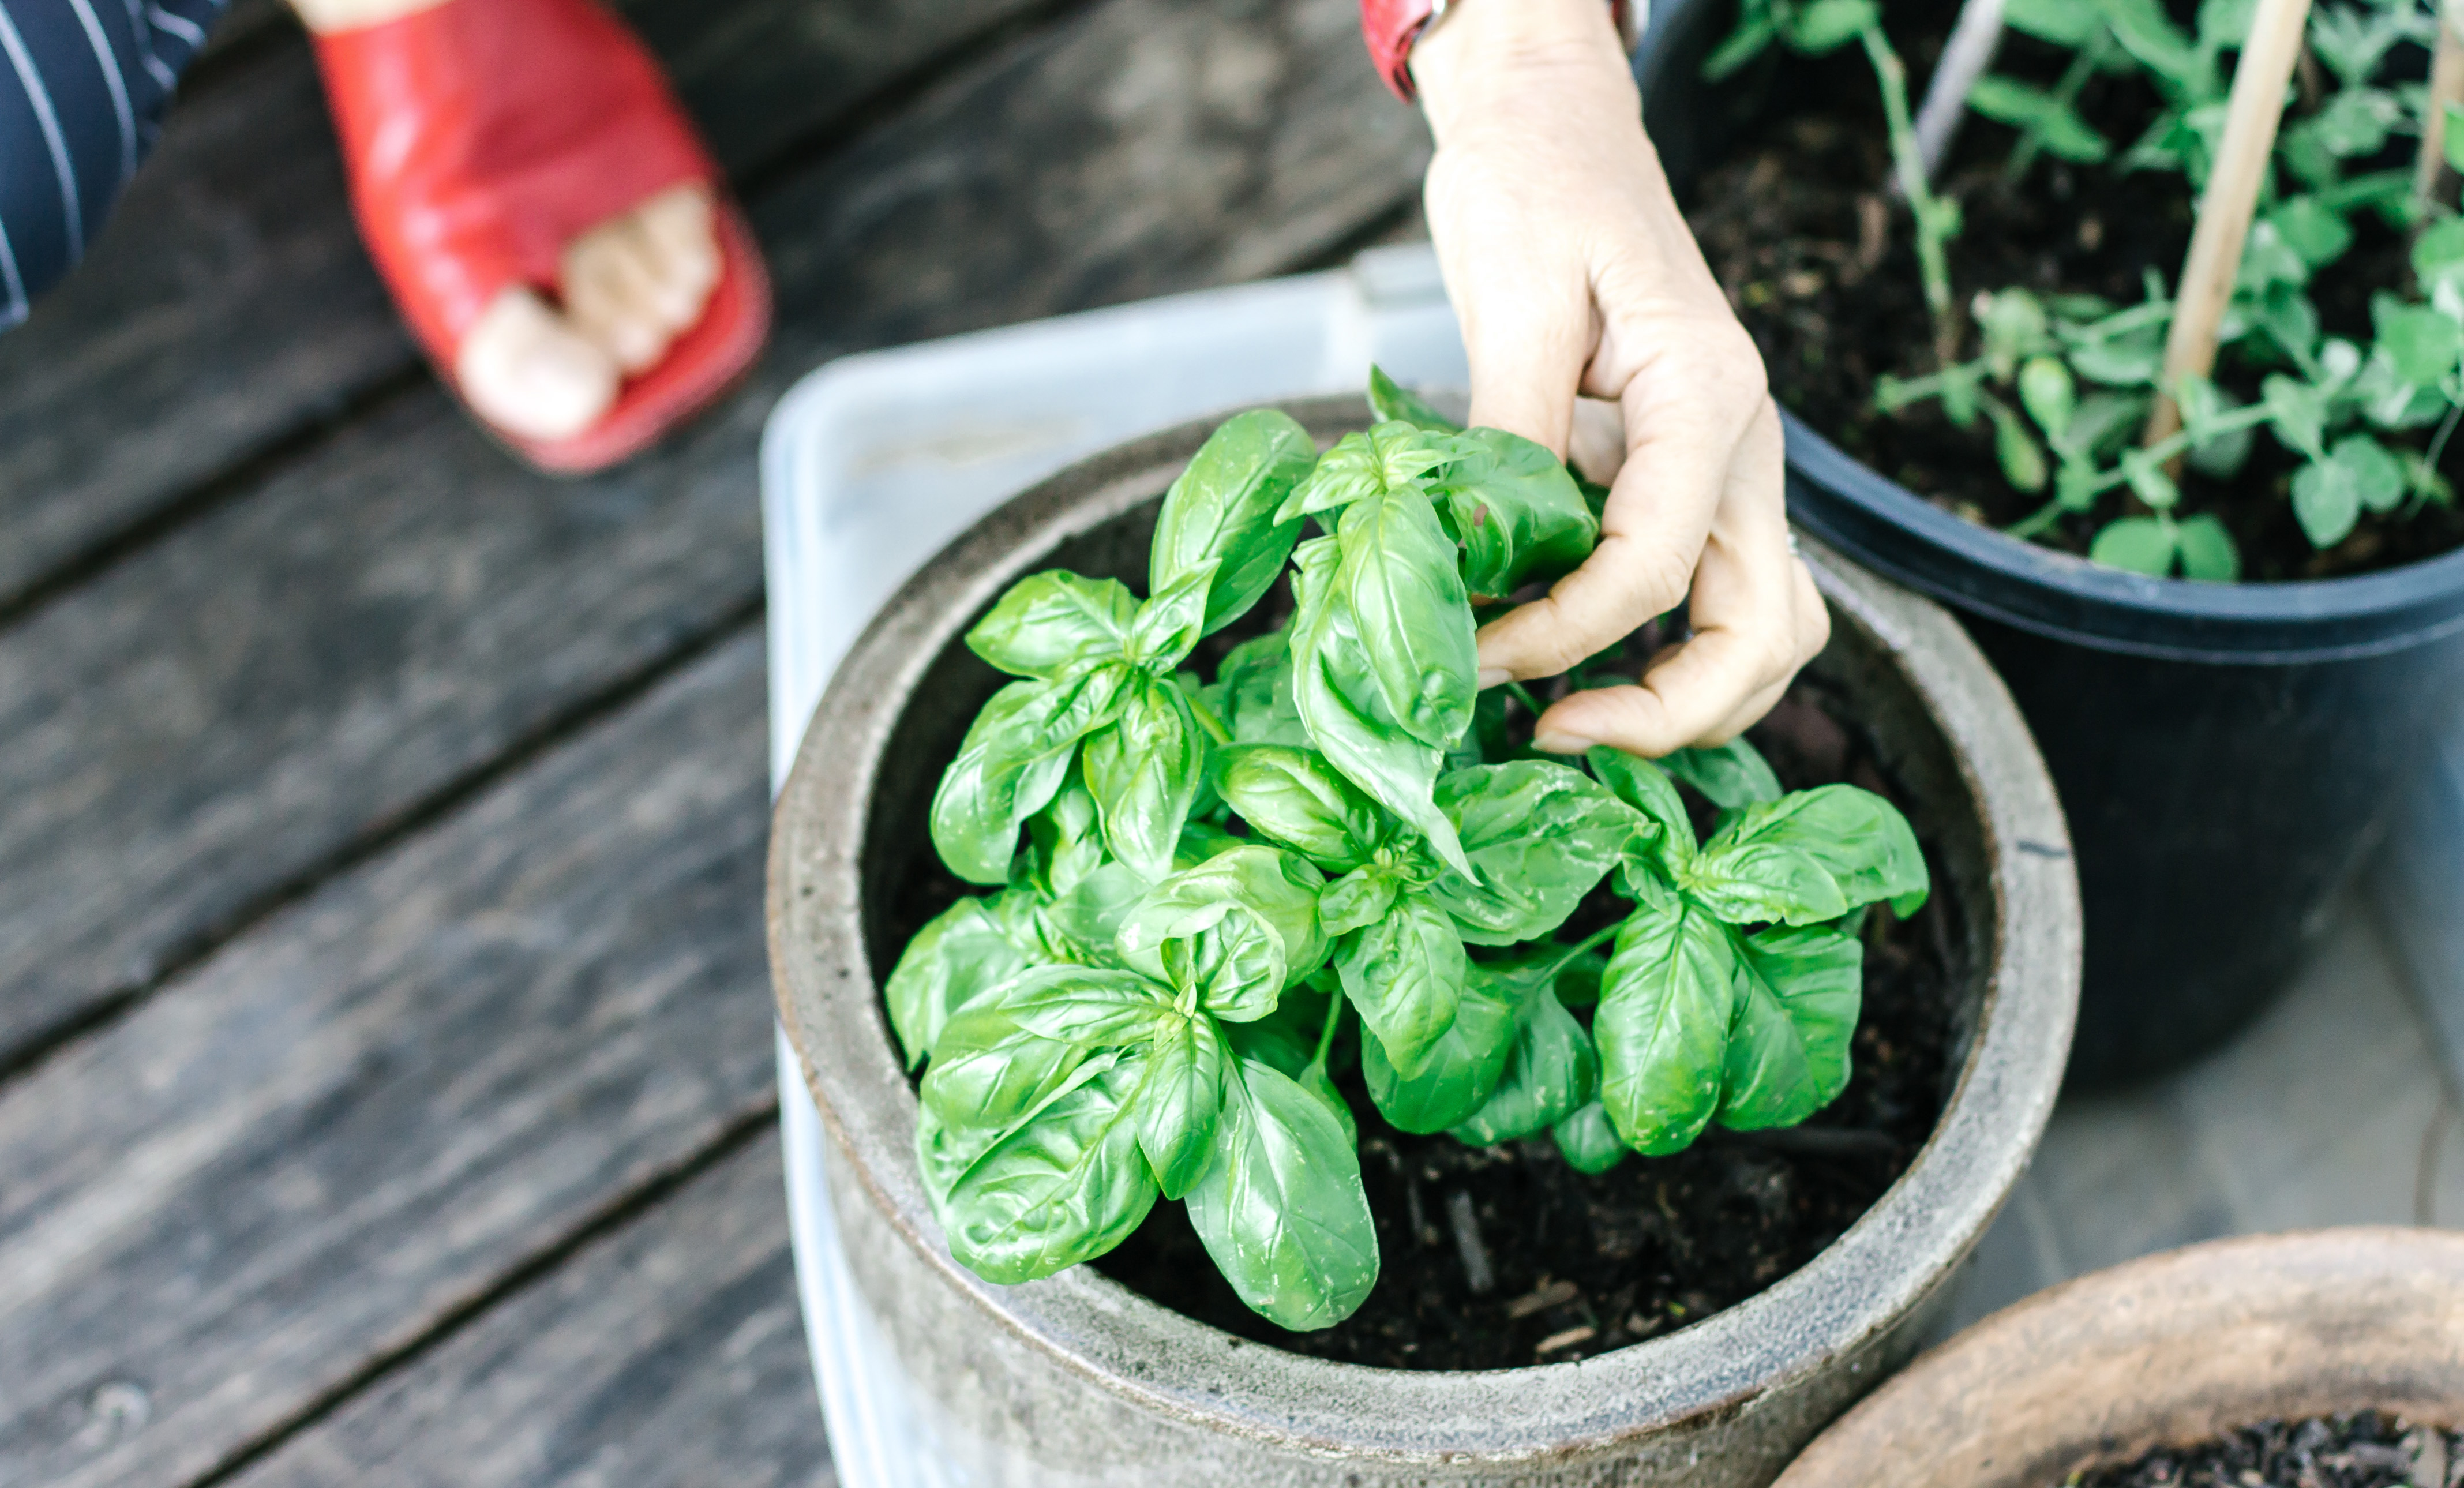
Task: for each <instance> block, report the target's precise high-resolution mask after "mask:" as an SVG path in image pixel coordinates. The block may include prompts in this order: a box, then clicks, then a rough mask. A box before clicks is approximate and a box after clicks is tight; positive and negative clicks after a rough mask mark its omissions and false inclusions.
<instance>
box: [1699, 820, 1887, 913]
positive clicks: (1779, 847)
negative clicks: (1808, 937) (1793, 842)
mask: <svg viewBox="0 0 2464 1488" xmlns="http://www.w3.org/2000/svg"><path fill="white" fill-rule="evenodd" d="M1724 835H1725V833H1724ZM1676 880H1677V887H1678V888H1679V889H1680V890H1681V891H1683V893H1684V894H1685V895H1686V896H1688V897H1689V898H1691V899H1693V900H1694V901H1695V902H1696V903H1698V904H1701V905H1702V906H1703V907H1704V908H1705V909H1706V910H1708V911H1710V913H1711V914H1712V915H1713V916H1715V917H1716V918H1718V919H1721V920H1724V921H1726V922H1728V923H1730V924H1757V923H1761V922H1767V921H1773V920H1776V921H1779V922H1782V923H1785V924H1815V923H1819V922H1822V921H1825V920H1837V919H1838V918H1839V917H1840V916H1841V915H1844V914H1846V913H1847V912H1848V900H1847V898H1846V896H1844V895H1842V894H1841V893H1840V892H1839V885H1838V883H1837V882H1836V881H1835V880H1834V879H1833V878H1832V877H1831V875H1830V873H1829V872H1828V871H1826V870H1825V869H1824V868H1823V866H1822V864H1820V863H1819V862H1816V861H1815V859H1814V857H1813V855H1810V854H1807V853H1802V852H1799V851H1797V850H1796V849H1795V848H1793V847H1790V846H1788V845H1786V844H1784V843H1778V842H1722V841H1721V840H1720V839H1719V837H1718V836H1715V837H1713V838H1712V840H1711V843H1710V845H1709V846H1707V847H1705V849H1704V850H1703V851H1702V852H1701V853H1699V854H1697V855H1695V856H1694V857H1693V859H1692V860H1690V861H1688V862H1685V863H1683V864H1680V865H1679V866H1678V868H1677V870H1676Z"/></svg>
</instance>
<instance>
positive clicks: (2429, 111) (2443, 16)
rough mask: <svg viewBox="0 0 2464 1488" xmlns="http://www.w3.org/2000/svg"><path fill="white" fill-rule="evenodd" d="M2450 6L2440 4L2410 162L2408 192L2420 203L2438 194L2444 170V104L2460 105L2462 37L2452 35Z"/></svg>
mask: <svg viewBox="0 0 2464 1488" xmlns="http://www.w3.org/2000/svg"><path fill="white" fill-rule="evenodd" d="M2456 9H2457V8H2456V7H2455V6H2453V5H2441V6H2440V7H2439V8H2438V10H2439V17H2440V18H2439V23H2438V50H2437V51H2436V52H2435V53H2433V54H2431V61H2430V101H2429V103H2428V105H2427V106H2426V107H2425V108H2424V109H2423V111H2422V119H2421V156H2420V158H2419V159H2418V160H2416V161H2415V162H2414V163H2413V169H2412V194H2413V198H2414V199H2415V200H2417V201H2419V202H2421V203H2422V204H2423V205H2424V206H2427V205H2429V203H2430V202H2431V200H2432V199H2434V198H2435V197H2436V196H2437V194H2438V184H2439V182H2440V180H2441V179H2442V178H2443V177H2444V176H2445V174H2446V171H2447V105H2448V104H2450V103H2458V104H2464V37H2459V36H2457V35H2456V33H2455V31H2456V23H2457V20H2458V17H2457V16H2456V14H2455V13H2454V12H2455V11H2456Z"/></svg>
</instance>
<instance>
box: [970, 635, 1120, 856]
mask: <svg viewBox="0 0 2464 1488" xmlns="http://www.w3.org/2000/svg"><path fill="white" fill-rule="evenodd" d="M1132 675H1133V674H1132V673H1131V672H1130V671H1129V669H1128V668H1126V667H1122V666H1118V665H1113V666H1099V667H1096V668H1094V669H1093V670H1091V671H1089V672H1085V673H1081V674H1077V675H1074V676H1070V677H1064V678H1062V679H1061V680H1058V681H1050V682H1045V681H1024V682H1012V683H1010V684H1009V685H1008V686H1007V687H1004V688H1002V689H1001V691H1000V692H997V693H995V694H993V698H992V700H991V701H990V702H987V703H985V704H984V709H983V711H982V712H981V713H979V714H977V715H976V721H975V722H974V723H973V724H972V725H970V726H969V727H968V729H967V737H966V740H965V742H964V743H962V744H959V746H958V756H957V759H955V760H952V761H951V762H950V767H949V769H947V770H946V771H944V772H943V773H942V776H941V783H940V785H939V787H938V788H936V789H935V791H934V793H933V812H932V829H933V846H934V848H935V850H936V851H937V852H938V853H939V854H940V855H941V861H942V862H943V863H945V864H947V865H948V866H949V869H950V871H951V872H952V873H954V874H957V876H958V877H961V878H964V879H966V880H967V881H968V882H970V883H1006V882H1007V881H1008V880H1009V869H1010V859H1011V858H1012V857H1013V856H1014V855H1016V854H1017V852H1018V829H1019V826H1020V824H1021V823H1023V821H1025V820H1026V818H1027V817H1029V816H1032V815H1034V814H1035V813H1036V812H1037V811H1042V810H1043V809H1044V807H1045V804H1046V803H1047V802H1049V801H1050V800H1051V799H1052V798H1053V796H1054V795H1055V794H1057V793H1058V792H1059V791H1060V789H1061V787H1062V784H1063V781H1064V779H1065V778H1066V777H1067V774H1068V772H1069V763H1070V761H1071V760H1073V759H1075V758H1076V757H1077V749H1078V744H1079V741H1080V740H1082V739H1084V738H1086V737H1087V735H1089V734H1090V733H1092V732H1094V731H1095V730H1096V729H1099V728H1101V727H1103V726H1104V725H1106V724H1108V723H1110V722H1111V721H1112V719H1113V717H1114V715H1115V714H1116V713H1117V712H1118V711H1119V709H1120V705H1121V698H1122V693H1123V690H1124V687H1125V684H1126V683H1127V682H1128V681H1129V679H1130V677H1131V676H1132Z"/></svg>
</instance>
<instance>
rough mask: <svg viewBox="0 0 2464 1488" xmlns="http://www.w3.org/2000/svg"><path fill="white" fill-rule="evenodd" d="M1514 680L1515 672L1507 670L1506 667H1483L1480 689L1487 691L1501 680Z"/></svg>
mask: <svg viewBox="0 0 2464 1488" xmlns="http://www.w3.org/2000/svg"><path fill="white" fill-rule="evenodd" d="M1512 680H1514V674H1513V673H1511V672H1509V671H1507V670H1506V668H1504V667H1482V668H1481V669H1480V690H1481V691H1482V692H1486V691H1488V690H1489V689H1490V688H1492V687H1495V686H1497V685H1498V684H1499V683H1501V682H1510V681H1512Z"/></svg>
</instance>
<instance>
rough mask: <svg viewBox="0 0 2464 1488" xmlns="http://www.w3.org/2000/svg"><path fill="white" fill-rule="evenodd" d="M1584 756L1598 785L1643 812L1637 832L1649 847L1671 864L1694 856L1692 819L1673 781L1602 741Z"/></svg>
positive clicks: (1649, 763)
mask: <svg viewBox="0 0 2464 1488" xmlns="http://www.w3.org/2000/svg"><path fill="white" fill-rule="evenodd" d="M1584 759H1585V760H1587V761H1588V762H1589V763H1590V764H1591V766H1592V773H1593V774H1595V775H1597V776H1598V777H1599V779H1600V784H1602V785H1604V786H1606V787H1608V788H1609V789H1611V790H1613V791H1615V792H1616V793H1617V799H1618V800H1620V801H1623V802H1624V803H1625V804H1626V805H1628V806H1631V807H1633V808H1634V809H1635V810H1636V811H1639V812H1641V813H1642V817H1643V827H1642V829H1641V830H1640V832H1639V835H1641V836H1643V837H1645V838H1646V839H1647V844H1648V846H1650V847H1651V848H1652V849H1653V850H1654V851H1656V852H1658V853H1659V854H1660V855H1661V856H1662V857H1664V858H1665V859H1667V860H1668V861H1669V862H1671V863H1680V862H1683V861H1684V860H1685V859H1686V858H1688V857H1690V856H1692V855H1693V854H1694V821H1693V818H1692V817H1690V816H1688V815H1687V814H1686V811H1685V801H1684V798H1683V797H1682V796H1680V795H1679V794H1678V793H1677V787H1676V784H1675V783H1674V782H1672V781H1671V780H1670V779H1669V778H1668V775H1667V773H1666V772H1665V771H1663V770H1661V767H1660V766H1657V765H1654V764H1653V763H1652V762H1651V761H1649V760H1646V759H1643V758H1641V757H1640V756H1639V755H1632V754H1628V753H1626V752H1625V751H1624V750H1622V749H1612V748H1610V747H1608V746H1607V745H1605V744H1601V745H1598V746H1595V748H1593V750H1592V751H1591V753H1589V754H1587V755H1585V756H1584Z"/></svg>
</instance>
